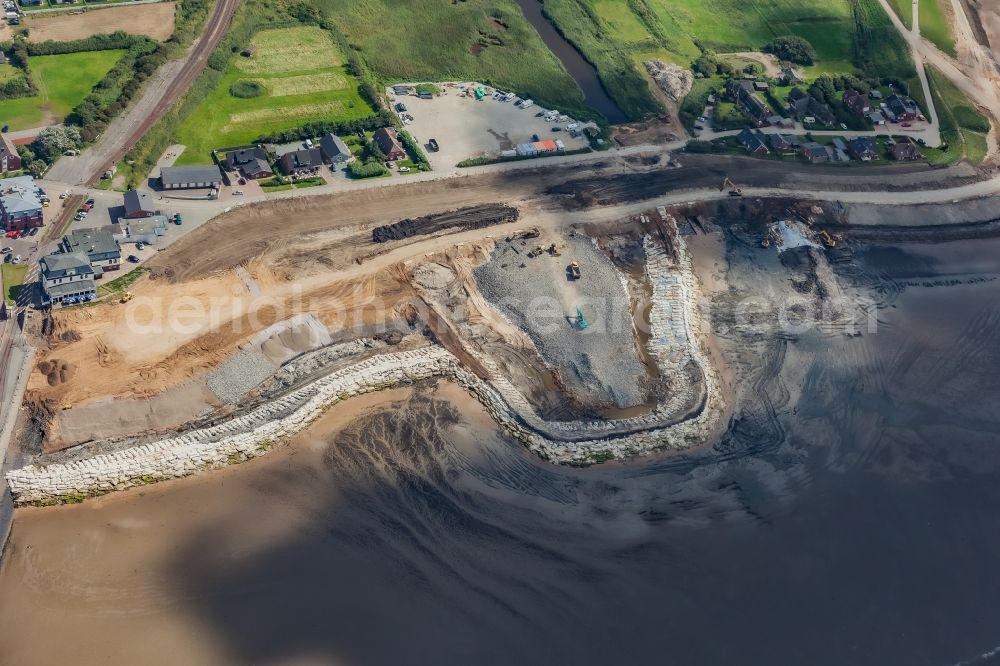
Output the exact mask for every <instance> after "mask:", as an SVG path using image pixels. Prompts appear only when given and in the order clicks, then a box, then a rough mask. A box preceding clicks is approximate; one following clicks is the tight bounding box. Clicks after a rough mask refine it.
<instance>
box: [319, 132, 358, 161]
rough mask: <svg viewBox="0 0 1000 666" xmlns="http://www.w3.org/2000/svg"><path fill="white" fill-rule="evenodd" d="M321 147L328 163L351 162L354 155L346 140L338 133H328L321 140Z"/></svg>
mask: <svg viewBox="0 0 1000 666" xmlns="http://www.w3.org/2000/svg"><path fill="white" fill-rule="evenodd" d="M319 149H320V151H322V153H323V159H324V160H326V162H327V164H340V163H343V162H349V161H350V160H351V158H353V157H354V155H353V154H352V153H351V149H350V148H348V146H347V144H346V143H344V140H343V139H341V138H340V137H339V136H337V135H336V134H326V135H324V136H323V137H321V138H320V140H319Z"/></svg>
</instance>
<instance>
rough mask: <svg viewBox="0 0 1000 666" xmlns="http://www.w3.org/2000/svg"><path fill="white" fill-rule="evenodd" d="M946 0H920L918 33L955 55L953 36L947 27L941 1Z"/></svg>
mask: <svg viewBox="0 0 1000 666" xmlns="http://www.w3.org/2000/svg"><path fill="white" fill-rule="evenodd" d="M943 1H947V0H920V14H919V17H918V18H919V19H920V34H921V35H923V36H924V37H926V38H927V39H929V40H931V41H932V42H934V44H935V45H936V46H937V47H938V48H939V49H941V50H942V51H944V52H945V53H947V54H949V55H952V56H953V55H955V38H954V37H952V35H951V29H950V28H949V27H948V19H947V18H945V15H944V10H943V9H942V7H941V2H943Z"/></svg>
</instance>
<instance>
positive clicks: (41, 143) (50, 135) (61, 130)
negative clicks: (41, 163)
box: [31, 125, 82, 163]
mask: <svg viewBox="0 0 1000 666" xmlns="http://www.w3.org/2000/svg"><path fill="white" fill-rule="evenodd" d="M81 141H82V139H81V137H80V130H79V128H77V127H74V126H72V125H69V126H66V125H56V126H54V127H46V128H45V129H43V130H42V131H41V132H39V133H38V136H37V137H35V140H34V141H32V143H31V147H32V149H33V150H34V152H35V154H36V155H37V156H38V157H39V158H41V159H43V160H45V161H46V162H49V163H52V162H55V161H56V159H58V157H59V156H60V155H62V154H63V153H65V152H66V151H67V150H75V149H77V148H79V147H80V144H81Z"/></svg>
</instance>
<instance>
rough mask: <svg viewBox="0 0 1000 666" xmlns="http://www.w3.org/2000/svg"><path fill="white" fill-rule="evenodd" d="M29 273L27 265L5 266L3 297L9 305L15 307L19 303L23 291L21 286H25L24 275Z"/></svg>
mask: <svg viewBox="0 0 1000 666" xmlns="http://www.w3.org/2000/svg"><path fill="white" fill-rule="evenodd" d="M27 272H28V265H27V264H4V265H3V289H4V295H3V296H4V299H5V300H6V301H7V304H8V305H14V304H15V303H16V302H17V295H18V292H20V291H21V285H22V284H24V275H25V273H27Z"/></svg>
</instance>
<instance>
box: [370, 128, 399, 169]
mask: <svg viewBox="0 0 1000 666" xmlns="http://www.w3.org/2000/svg"><path fill="white" fill-rule="evenodd" d="M372 138H373V139H374V140H375V145H377V146H378V149H379V150H381V151H382V154H383V155H385V159H386V160H388V161H389V162H395V161H397V160H405V159H406V151H405V150H404V149H403V144H401V143H400V142H399V135H398V134H397V132H396V130H395V129H394V128H392V127H380V128H378V129H377V130H375V135H374V136H373V137H372Z"/></svg>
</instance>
